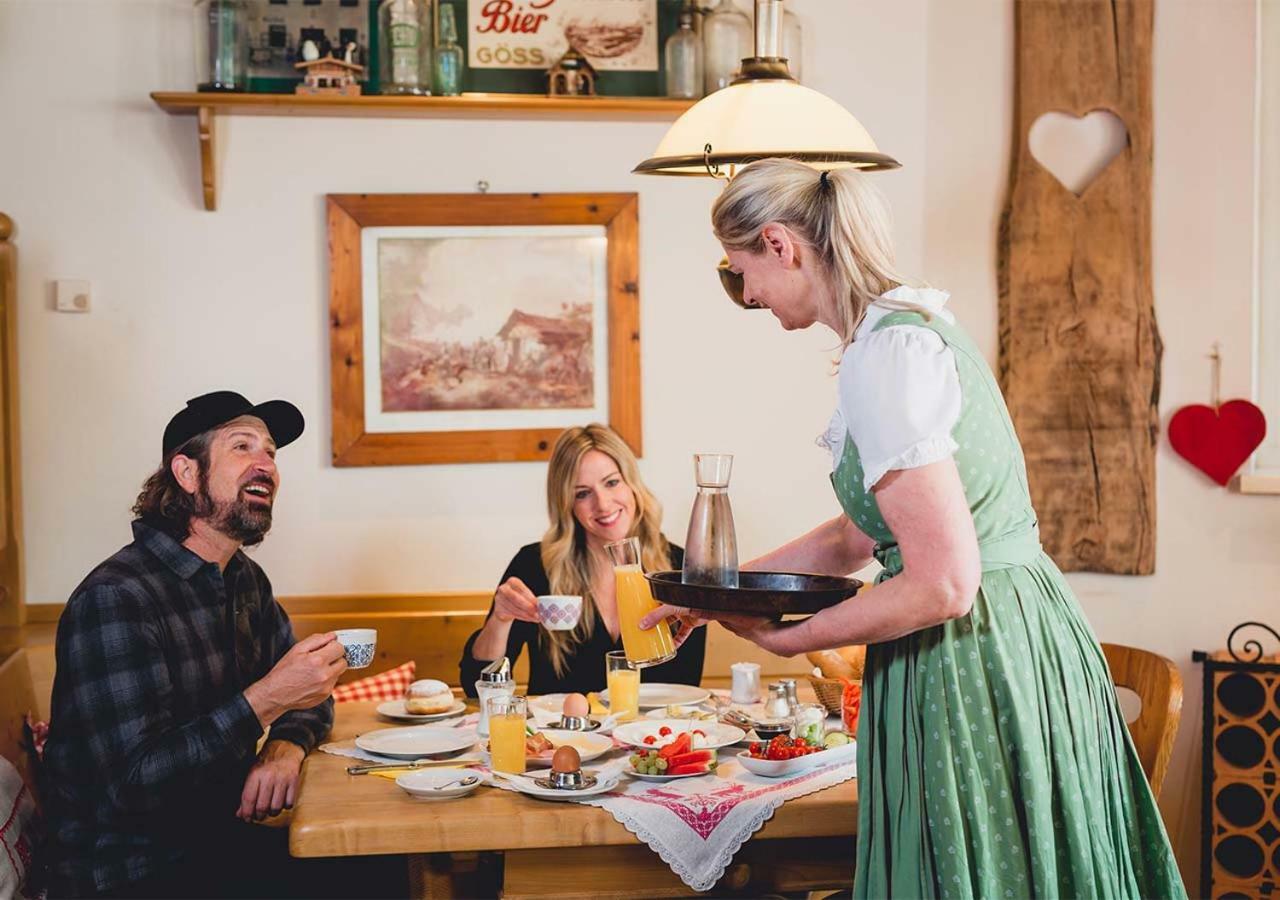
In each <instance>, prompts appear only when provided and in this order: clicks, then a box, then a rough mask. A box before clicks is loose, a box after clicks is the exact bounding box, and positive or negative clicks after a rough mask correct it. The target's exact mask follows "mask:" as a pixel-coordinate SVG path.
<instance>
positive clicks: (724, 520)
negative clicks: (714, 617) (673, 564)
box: [680, 453, 738, 588]
mask: <svg viewBox="0 0 1280 900" xmlns="http://www.w3.org/2000/svg"><path fill="white" fill-rule="evenodd" d="M693 471H694V475H695V477H696V478H697V480H698V495H697V496H696V497H695V498H694V499H693V513H692V514H691V515H690V516H689V534H688V537H687V538H685V542H684V569H683V571H682V572H681V573H680V581H681V583H683V584H709V585H715V586H717V587H727V588H736V587H737V586H738V538H737V535H736V534H735V532H734V529H733V510H732V509H731V508H730V506H729V475H730V473H731V472H732V471H733V454H731V453H695V454H694V455H693Z"/></svg>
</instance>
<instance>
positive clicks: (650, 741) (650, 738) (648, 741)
mask: <svg viewBox="0 0 1280 900" xmlns="http://www.w3.org/2000/svg"><path fill="white" fill-rule="evenodd" d="M657 740H658V739H657V738H656V737H654V736H653V735H649V736H647V737H646V738H645V739H644V742H645V743H646V744H653V743H656V742H657Z"/></svg>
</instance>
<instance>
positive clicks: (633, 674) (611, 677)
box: [604, 650, 640, 722]
mask: <svg viewBox="0 0 1280 900" xmlns="http://www.w3.org/2000/svg"><path fill="white" fill-rule="evenodd" d="M604 668H605V677H606V678H607V679H608V681H609V712H610V714H612V715H613V716H615V717H617V719H618V720H619V721H621V722H626V721H630V720H631V719H634V718H635V717H636V716H637V715H639V714H640V669H639V668H638V667H637V666H636V664H635V663H633V662H632V661H631V660H629V659H627V654H626V653H625V652H624V651H622V650H610V651H609V652H608V653H606V654H605V655H604Z"/></svg>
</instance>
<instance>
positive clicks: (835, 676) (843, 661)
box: [808, 645, 867, 716]
mask: <svg viewBox="0 0 1280 900" xmlns="http://www.w3.org/2000/svg"><path fill="white" fill-rule="evenodd" d="M866 656H867V648H866V647H865V646H862V645H857V646H852V647H840V648H838V649H836V650H818V651H815V652H813V653H810V654H808V658H809V662H811V663H813V664H814V665H815V666H816V667H817V668H818V671H819V672H821V673H822V674H821V675H809V676H808V677H809V684H810V685H812V686H813V692H814V694H816V695H817V697H818V702H819V703H821V704H822V705H823V706H825V707H826V708H827V712H829V713H831V715H833V716H838V715H840V713H841V708H842V705H843V698H844V686H845V684H846V683H847V682H850V681H852V682H860V681H862V669H863V666H864V664H865V662H866Z"/></svg>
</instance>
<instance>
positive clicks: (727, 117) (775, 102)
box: [632, 0, 900, 178]
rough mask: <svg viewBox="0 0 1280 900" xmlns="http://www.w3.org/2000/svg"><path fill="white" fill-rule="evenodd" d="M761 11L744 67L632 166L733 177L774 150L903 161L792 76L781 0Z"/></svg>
mask: <svg viewBox="0 0 1280 900" xmlns="http://www.w3.org/2000/svg"><path fill="white" fill-rule="evenodd" d="M755 13H756V20H755V56H751V57H747V58H746V59H744V60H743V61H742V72H741V74H740V75H739V76H738V77H737V78H736V79H734V81H733V83H732V84H731V85H729V86H728V87H727V88H723V89H722V90H719V91H716V92H715V93H713V94H710V95H708V96H706V97H704V98H703V99H701V100H699V101H698V102H697V103H696V104H694V106H693V107H692V108H691V109H689V110H688V111H687V112H685V114H684V115H682V116H681V117H680V118H679V119H677V120H676V121H675V123H674V124H673V125H672V126H671V128H670V129H669V130H668V131H667V133H666V135H665V136H664V137H663V138H662V140H661V142H659V144H658V148H657V149H656V150H655V151H654V153H653V156H652V157H650V158H649V159H646V160H645V161H644V162H642V163H640V164H639V165H638V166H636V167H635V168H634V169H633V170H632V171H633V172H635V173H636V174H638V175H701V176H711V177H714V178H731V177H732V176H733V172H734V169H735V168H736V167H737V166H741V165H745V164H747V163H749V162H752V161H754V160H757V159H765V158H767V157H771V156H783V157H787V158H790V159H798V160H800V161H802V162H807V163H810V164H812V165H814V166H815V167H817V168H822V169H836V168H844V167H855V168H859V169H863V170H865V171H871V170H877V169H896V168H898V166H899V165H900V164H899V163H898V161H897V160H895V159H894V158H893V157H891V156H886V155H885V154H883V153H881V152H880V150H879V148H877V147H876V144H875V141H873V140H872V139H871V135H869V134H868V133H867V130H866V129H865V128H863V127H862V125H861V123H859V122H858V120H857V119H855V118H854V117H853V116H852V115H850V114H849V112H848V111H847V110H846V109H845V108H844V107H843V106H841V105H840V104H839V103H836V102H835V101H834V100H832V99H831V98H829V97H827V96H825V95H823V94H820V93H818V92H817V91H815V90H812V89H810V88H807V87H804V86H803V85H801V84H800V83H799V82H797V81H796V80H795V78H793V77H792V76H791V71H790V70H789V69H788V67H787V60H786V59H784V58H783V57H782V56H780V55H779V42H780V35H781V31H782V0H756V9H755Z"/></svg>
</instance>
